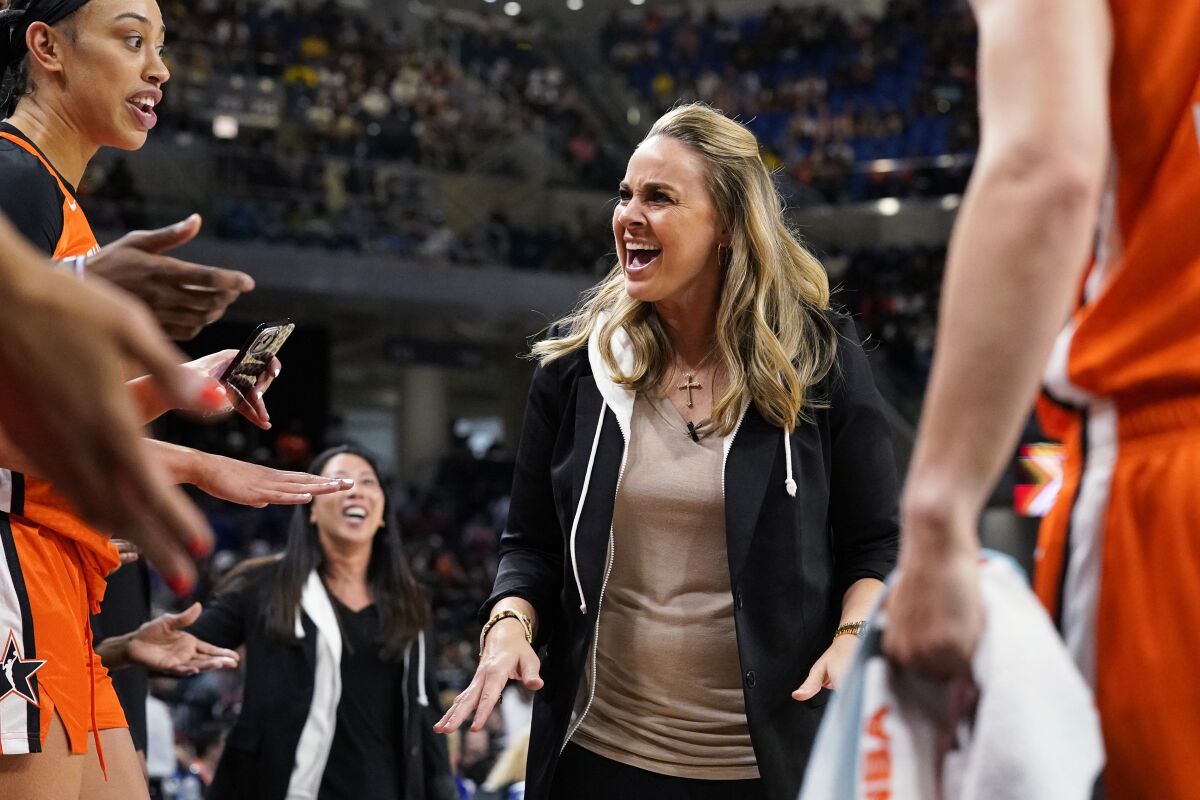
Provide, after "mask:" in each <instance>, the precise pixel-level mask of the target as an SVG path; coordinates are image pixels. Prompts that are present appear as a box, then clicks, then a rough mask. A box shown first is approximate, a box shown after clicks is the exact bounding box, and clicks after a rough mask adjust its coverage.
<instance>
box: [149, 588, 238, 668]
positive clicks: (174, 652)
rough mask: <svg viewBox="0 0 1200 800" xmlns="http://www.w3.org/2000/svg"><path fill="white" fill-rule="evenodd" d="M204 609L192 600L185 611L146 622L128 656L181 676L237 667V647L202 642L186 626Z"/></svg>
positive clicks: (151, 666) (197, 617) (150, 666)
mask: <svg viewBox="0 0 1200 800" xmlns="http://www.w3.org/2000/svg"><path fill="white" fill-rule="evenodd" d="M201 610H202V608H201V606H200V604H199V603H193V604H192V605H191V607H190V608H188V609H187V610H186V611H182V612H180V613H178V614H163V615H162V616H160V617H157V618H155V619H152V620H150V621H149V622H147V623H145V624H144V625H142V626H141V627H140V628H138V629H137V631H135V632H134V634H133V636H132V638H131V639H130V640H129V642H128V645H127V651H126V657H127V658H128V660H129V661H131V662H133V663H135V664H141V665H142V666H144V667H148V668H149V669H153V670H158V671H159V672H169V673H171V674H172V675H181V676H182V675H195V674H196V673H198V672H206V671H208V670H210V669H236V668H237V666H238V662H239V660H240V658H239V656H238V654H237V652H236V651H233V650H226V649H225V648H223V647H216V646H214V645H211V644H209V643H208V642H203V641H201V640H199V639H197V638H196V637H195V636H193V635H192V634H190V633H187V632H185V631H184V630H183V629H184V628H186V627H187V626H189V625H191V624H192V623H193V622H195V621H196V620H197V619H199V618H200V612H201Z"/></svg>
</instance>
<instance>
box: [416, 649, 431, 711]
mask: <svg viewBox="0 0 1200 800" xmlns="http://www.w3.org/2000/svg"><path fill="white" fill-rule="evenodd" d="M417 704H418V705H419V706H421V707H422V708H426V707H428V706H429V695H427V694H426V693H425V631H421V632H420V633H418V634H417Z"/></svg>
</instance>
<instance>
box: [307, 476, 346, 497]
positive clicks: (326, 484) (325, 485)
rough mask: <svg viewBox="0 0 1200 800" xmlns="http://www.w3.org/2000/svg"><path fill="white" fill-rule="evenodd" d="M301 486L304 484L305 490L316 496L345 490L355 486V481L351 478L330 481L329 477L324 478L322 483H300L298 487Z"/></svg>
mask: <svg viewBox="0 0 1200 800" xmlns="http://www.w3.org/2000/svg"><path fill="white" fill-rule="evenodd" d="M300 486H303V487H304V491H306V492H307V493H308V494H311V495H314V496H315V495H324V494H337V493H338V492H344V491H346V490H347V489H349V488H351V487H352V486H354V481H352V480H350V479H349V478H339V479H338V480H335V481H330V480H329V479H328V478H322V479H321V482H320V483H316V482H314V483H307V484H298V485H297V488H299V487H300Z"/></svg>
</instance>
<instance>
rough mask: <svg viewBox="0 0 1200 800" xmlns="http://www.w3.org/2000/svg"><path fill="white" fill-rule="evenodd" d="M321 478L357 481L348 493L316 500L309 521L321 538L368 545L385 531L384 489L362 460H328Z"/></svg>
mask: <svg viewBox="0 0 1200 800" xmlns="http://www.w3.org/2000/svg"><path fill="white" fill-rule="evenodd" d="M321 475H322V476H324V477H329V478H353V479H354V487H353V488H352V489H350V490H349V491H345V492H340V493H338V494H328V495H322V496H319V497H314V498H313V501H312V507H311V511H310V512H309V518H310V519H311V520H312V521H313V522H314V523H315V524H316V526H317V529H318V531H319V532H320V535H321V538H322V539H324V538H326V537H328V538H331V539H336V540H340V541H341V542H343V543H368V544H369V543H370V542H371V540H372V539H374V538H375V534H376V532H378V531H379V529H380V528H381V527H383V512H384V508H385V507H386V501H385V498H384V493H383V486H382V484H381V483H380V481H379V476H378V475H376V474H375V470H373V469H371V465H370V463H368V462H367V460H366V459H365V458H363V457H362V456H358V455H355V454H353V453H339V454H338V455H336V456H334V457H333V458H331V459H329V461H328V462H327V463H326V464H325V467H324V469H322V470H321Z"/></svg>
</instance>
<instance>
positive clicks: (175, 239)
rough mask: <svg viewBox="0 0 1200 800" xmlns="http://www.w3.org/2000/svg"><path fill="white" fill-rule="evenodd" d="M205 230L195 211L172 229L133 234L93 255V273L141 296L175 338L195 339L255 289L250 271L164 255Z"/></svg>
mask: <svg viewBox="0 0 1200 800" xmlns="http://www.w3.org/2000/svg"><path fill="white" fill-rule="evenodd" d="M199 232H200V216H199V215H197V214H193V215H192V216H190V217H188V218H187V219H185V220H183V221H182V222H177V223H175V224H174V225H171V226H169V227H166V228H159V229H158V230H154V231H134V232H132V233H127V234H125V235H124V236H122V237H121V238H120V239H118V240H117V241H115V242H113V243H112V244H110V245H108V246H107V247H104V248H103V249H101V250H100V252H99V253H97V254H96V255H94V256H92V257H91V258H89V259H88V262H87V269H88V274H89V275H95V276H99V277H101V278H104V279H105V280H107V281H110V282H111V283H114V284H116V285H117V286H120V287H121V288H122V289H124V290H125V291H127V292H129V293H130V294H133V295H135V296H136V297H138V298H140V299H141V300H142V301H143V302H144V303H145V304H146V305H147V306H149V307H150V310H151V311H152V312H153V313H154V316H155V318H156V319H157V320H158V323H159V324H160V325H161V326H162V328H163V330H165V331H166V332H167V335H168V336H170V337H171V338H172V339H179V340H187V339H191V338H193V337H194V336H195V335H196V334H197V333H199V332H200V331H201V329H203V328H204V327H205V326H206V325H210V324H212V323H213V322H216V321H217V320H218V319H220V318H221V317H222V316H223V315H224V314H225V309H226V308H228V307H229V304H230V303H232V302H233V301H234V300H237V299H238V297H239V296H241V294H242V293H243V292H248V291H250V290H252V289H253V288H254V280H253V279H252V278H251V277H250V276H249V275H247V274H246V273H244V272H237V271H235V270H228V269H218V268H216V267H205V266H201V265H199V264H191V263H188V262H186V261H180V260H179V259H176V258H170V257H169V256H164V255H161V254H162V252H163V251H165V250H170V249H171V248H173V247H178V246H179V245H181V244H184V243H186V242H189V241H191V240H192V239H193V238H195V236H196V234H197V233H199Z"/></svg>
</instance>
